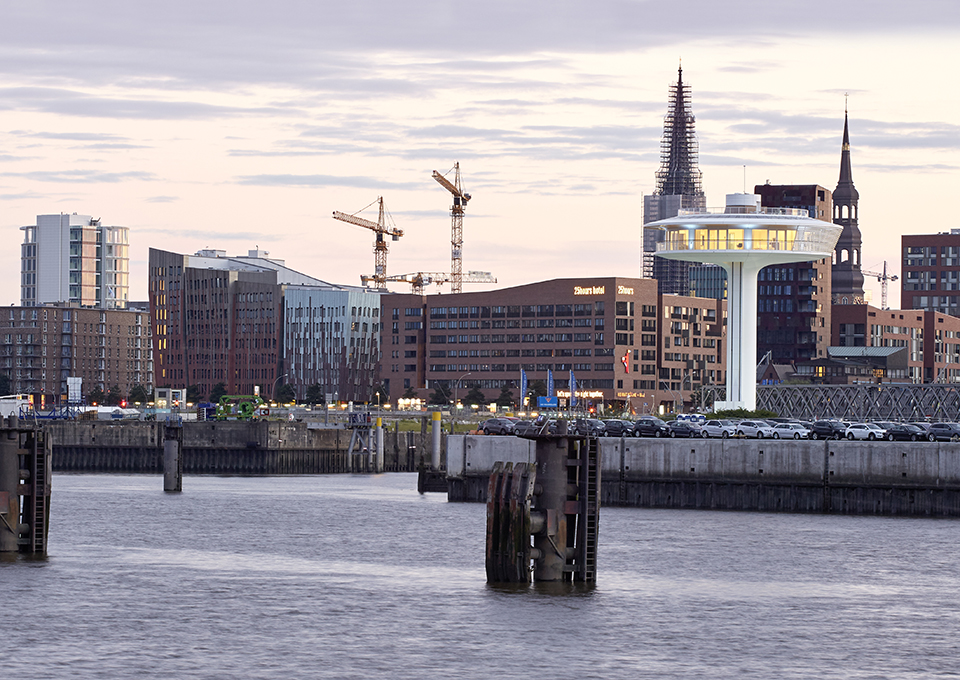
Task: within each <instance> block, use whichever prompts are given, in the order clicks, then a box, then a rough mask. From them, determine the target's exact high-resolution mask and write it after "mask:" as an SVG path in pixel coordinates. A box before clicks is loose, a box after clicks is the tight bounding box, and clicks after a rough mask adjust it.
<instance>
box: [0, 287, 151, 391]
mask: <svg viewBox="0 0 960 680" xmlns="http://www.w3.org/2000/svg"><path fill="white" fill-rule="evenodd" d="M0 343H2V344H0V372H2V373H3V374H4V375H6V376H7V377H8V378H9V379H10V381H11V384H12V387H13V389H14V391H15V392H18V393H24V394H30V395H33V397H34V403H36V404H44V405H49V404H54V403H59V402H58V399H60V398H61V397H64V398H65V395H66V393H67V378H68V377H80V378H83V392H84V394H89V393H90V392H91V391H92V390H93V389H94V388H97V387H99V388H100V389H101V390H103V391H104V392H106V391H108V390H110V389H111V388H112V387H115V386H116V387H118V388H119V389H120V391H121V392H122V394H123V395H124V396H126V395H127V394H129V393H130V391H131V390H132V389H133V388H134V387H135V386H137V385H140V386H142V387H144V389H146V390H147V392H150V391H151V390H152V389H153V382H154V381H153V357H152V351H151V336H150V317H149V314H148V313H147V310H146V309H129V310H118V309H113V310H111V309H91V308H88V307H80V306H78V305H45V306H42V307H36V306H30V307H23V306H21V307H8V308H6V309H5V310H3V311H0Z"/></svg>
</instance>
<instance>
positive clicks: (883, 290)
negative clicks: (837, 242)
mask: <svg viewBox="0 0 960 680" xmlns="http://www.w3.org/2000/svg"><path fill="white" fill-rule="evenodd" d="M860 271H861V273H863V274H867V275H869V276H876V277H877V281H879V282H880V305H881V309H890V307H889V306H888V305H887V282H888V281H896V280H897V278H898V277H897V275H896V274H891V275H890V276H887V261H886V260H884V261H883V271H882V272H871V271H867V270H866V269H862V270H860Z"/></svg>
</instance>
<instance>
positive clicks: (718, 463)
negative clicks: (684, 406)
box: [448, 435, 960, 517]
mask: <svg viewBox="0 0 960 680" xmlns="http://www.w3.org/2000/svg"><path fill="white" fill-rule="evenodd" d="M600 446H601V455H600V460H601V469H602V475H601V478H602V485H601V502H602V504H604V505H620V506H636V507H659V508H704V509H717V510H759V511H766V512H826V513H846V514H884V515H935V516H949V517H960V443H939V444H938V443H928V442H917V443H913V442H848V441H829V442H823V441H774V440H736V439H729V440H703V439H685V440H673V439H670V440H662V439H612V438H609V439H601V440H600ZM530 451H531V450H530V448H529V446H528V444H527V442H526V441H525V440H520V439H516V438H513V437H482V436H471V435H468V436H462V437H451V441H450V446H449V449H448V454H449V457H448V470H449V472H448V474H450V476H451V479H450V494H449V498H450V500H451V501H483V500H485V493H486V487H485V486H484V484H485V480H486V479H487V478H488V477H489V474H490V470H491V469H492V467H493V463H494V462H496V461H497V460H501V461H504V462H508V461H510V462H514V463H516V462H528V461H529V460H530V459H531V458H530V456H531V453H530Z"/></svg>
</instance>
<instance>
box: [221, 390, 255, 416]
mask: <svg viewBox="0 0 960 680" xmlns="http://www.w3.org/2000/svg"><path fill="white" fill-rule="evenodd" d="M263 403H264V402H263V399H261V398H260V397H258V396H256V395H253V394H225V395H223V396H222V397H220V401H219V403H218V404H217V420H253V418H254V416H256V414H257V408H258V407H259V406H260V405H262V404H263Z"/></svg>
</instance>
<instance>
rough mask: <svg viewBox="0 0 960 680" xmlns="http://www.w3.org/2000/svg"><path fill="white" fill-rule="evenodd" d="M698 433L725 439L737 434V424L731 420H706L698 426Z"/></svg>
mask: <svg viewBox="0 0 960 680" xmlns="http://www.w3.org/2000/svg"><path fill="white" fill-rule="evenodd" d="M700 434H701V435H702V436H703V437H720V438H722V439H726V438H727V437H732V436H734V435H735V434H737V426H736V424H735V423H734V422H733V421H732V420H708V421H707V422H705V423H703V424H702V425H701V426H700Z"/></svg>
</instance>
